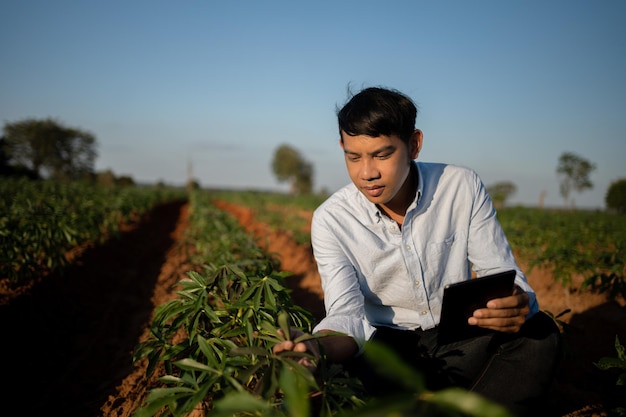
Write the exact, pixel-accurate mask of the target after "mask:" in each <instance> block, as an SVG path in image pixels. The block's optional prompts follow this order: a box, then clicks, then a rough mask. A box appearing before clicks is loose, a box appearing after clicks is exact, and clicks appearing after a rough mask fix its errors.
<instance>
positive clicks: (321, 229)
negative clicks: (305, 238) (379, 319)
mask: <svg viewBox="0 0 626 417" xmlns="http://www.w3.org/2000/svg"><path fill="white" fill-rule="evenodd" d="M311 241H312V244H313V248H314V255H315V259H316V261H317V265H318V269H319V272H320V277H321V280H322V288H323V290H324V305H325V309H326V317H325V318H324V319H322V320H321V321H320V322H319V324H318V325H317V326H315V329H314V330H313V331H314V332H317V331H320V330H332V331H336V332H341V333H344V334H347V335H348V336H351V337H352V338H354V340H355V342H356V343H357V345H358V346H359V348H360V349H361V348H362V347H363V344H364V343H365V341H367V340H369V339H370V337H371V336H372V334H373V333H374V331H375V328H374V327H373V326H372V325H371V324H370V323H369V322H368V321H367V320H366V318H365V308H364V297H363V293H362V292H361V289H360V286H359V281H358V278H357V276H356V273H355V270H354V266H353V265H352V263H351V262H350V261H349V259H348V256H347V255H346V254H345V253H344V251H343V249H342V248H341V243H340V240H339V239H338V237H337V236H336V235H335V234H334V233H333V231H332V229H331V228H330V227H329V226H328V224H327V223H326V222H325V220H324V214H323V213H321V214H320V213H319V212H318V213H316V214H315V215H314V217H313V222H312V225H311Z"/></svg>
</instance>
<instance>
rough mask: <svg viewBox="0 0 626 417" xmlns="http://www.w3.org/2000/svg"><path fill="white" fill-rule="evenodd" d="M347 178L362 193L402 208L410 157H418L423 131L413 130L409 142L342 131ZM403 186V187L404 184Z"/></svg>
mask: <svg viewBox="0 0 626 417" xmlns="http://www.w3.org/2000/svg"><path fill="white" fill-rule="evenodd" d="M341 138H342V140H341V142H340V144H341V148H342V149H343V151H344V156H345V159H346V166H347V168H348V175H349V176H350V179H351V180H352V182H353V183H354V185H356V186H357V188H358V189H359V190H360V191H361V192H362V193H363V195H365V197H366V198H367V199H368V200H369V201H371V202H372V203H374V204H378V205H381V206H383V208H391V209H394V208H399V209H400V210H405V209H406V207H397V206H398V205H399V206H402V205H405V203H406V200H407V199H408V194H409V193H412V192H413V191H414V190H409V187H408V186H404V185H405V183H406V179H407V177H408V175H409V172H410V165H411V161H412V160H413V159H415V158H417V154H418V152H419V148H420V147H421V144H422V132H420V131H419V130H416V131H415V133H414V134H413V136H412V138H411V140H410V141H409V144H408V146H407V144H405V143H404V142H403V141H402V140H401V139H400V138H399V137H397V136H395V135H392V136H385V135H381V136H377V137H372V136H366V135H358V136H350V135H347V134H346V133H344V132H341ZM403 186H404V187H403Z"/></svg>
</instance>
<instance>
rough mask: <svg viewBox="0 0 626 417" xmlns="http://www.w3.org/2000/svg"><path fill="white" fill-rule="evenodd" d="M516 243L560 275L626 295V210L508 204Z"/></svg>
mask: <svg viewBox="0 0 626 417" xmlns="http://www.w3.org/2000/svg"><path fill="white" fill-rule="evenodd" d="M498 218H499V220H500V222H501V224H502V228H503V229H504V231H505V232H506V235H507V238H508V239H509V242H510V244H511V247H512V248H513V249H514V250H515V251H516V252H517V253H518V254H519V256H520V257H522V258H523V259H524V260H526V261H527V262H528V264H529V265H530V267H531V268H532V267H536V266H541V267H546V268H550V269H551V270H552V271H553V273H554V277H555V279H556V280H557V281H560V282H561V283H562V284H563V285H570V284H571V283H572V279H573V277H574V276H582V277H583V278H584V283H583V286H584V287H591V288H592V289H594V290H597V291H599V292H603V293H606V294H607V295H608V296H609V297H611V298H615V297H619V296H622V297H624V296H626V276H625V274H626V264H625V262H626V256H625V255H626V216H623V215H617V214H611V213H604V212H594V211H561V210H541V209H531V208H507V209H502V210H500V211H499V212H498Z"/></svg>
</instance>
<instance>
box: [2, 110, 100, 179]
mask: <svg viewBox="0 0 626 417" xmlns="http://www.w3.org/2000/svg"><path fill="white" fill-rule="evenodd" d="M4 135H5V139H6V152H7V156H8V158H9V161H11V162H12V163H13V164H14V165H18V166H25V167H27V168H28V169H31V170H32V171H34V172H35V173H36V174H37V176H43V175H42V174H43V172H44V171H45V172H46V173H47V174H48V176H49V177H51V178H55V179H80V178H83V177H84V176H85V175H86V174H90V173H93V166H94V160H95V158H96V155H97V153H96V149H95V148H96V139H95V137H94V136H93V134H91V133H90V132H86V131H83V130H81V129H77V128H71V127H66V126H64V125H62V124H61V123H60V122H57V121H55V120H53V119H49V118H48V119H43V120H38V119H32V118H31V119H23V120H20V121H17V122H14V123H7V124H5V126H4Z"/></svg>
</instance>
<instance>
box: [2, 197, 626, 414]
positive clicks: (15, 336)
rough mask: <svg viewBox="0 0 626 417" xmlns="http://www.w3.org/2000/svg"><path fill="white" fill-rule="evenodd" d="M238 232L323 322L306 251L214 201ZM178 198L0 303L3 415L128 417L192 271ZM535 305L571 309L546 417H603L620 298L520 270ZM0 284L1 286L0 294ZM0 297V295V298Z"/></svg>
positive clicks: (625, 326) (623, 327) (623, 325)
mask: <svg viewBox="0 0 626 417" xmlns="http://www.w3.org/2000/svg"><path fill="white" fill-rule="evenodd" d="M221 207H222V208H223V209H225V210H228V211H229V212H230V213H232V214H233V216H235V217H236V218H237V219H238V220H239V221H240V223H241V224H242V226H243V227H245V228H246V230H248V231H249V232H250V233H253V234H254V235H255V236H258V237H259V244H260V245H261V246H263V247H264V248H265V250H266V251H267V252H268V253H273V254H276V255H278V256H279V258H280V260H281V264H282V269H283V270H285V271H289V272H291V273H292V274H293V276H292V277H291V278H289V279H288V283H289V285H290V287H291V288H292V290H293V293H292V296H293V298H294V302H296V303H297V304H299V305H302V306H303V307H305V308H307V309H309V310H310V311H311V312H312V313H313V314H314V316H315V317H321V316H322V315H323V302H322V296H323V294H322V290H321V286H320V283H319V275H318V274H317V269H316V267H315V262H314V260H313V257H312V253H311V248H310V246H308V245H297V244H295V243H294V241H293V239H291V236H290V234H289V233H288V232H284V231H272V230H270V229H269V227H268V226H267V225H263V224H259V223H258V222H256V220H255V216H254V211H253V210H251V209H249V208H242V207H237V206H233V205H227V204H225V203H223V204H222V205H221ZM187 208H188V207H187V205H186V203H185V202H182V201H177V202H173V203H170V204H166V205H163V206H160V207H158V208H156V209H155V210H154V211H153V212H152V213H150V215H148V216H146V217H145V218H144V219H143V220H142V221H141V222H138V223H136V224H134V225H129V226H128V227H127V228H126V230H125V231H124V233H123V234H122V236H121V237H120V238H119V239H112V240H111V241H109V242H108V243H107V244H105V245H101V246H98V247H88V248H84V250H82V251H81V254H80V255H79V256H77V257H76V259H75V260H74V262H73V264H72V266H71V267H70V268H69V269H68V270H66V271H64V273H63V274H56V275H51V276H49V277H46V279H45V280H42V282H41V283H39V284H38V285H37V286H35V287H33V289H32V290H31V291H30V292H29V293H28V294H24V295H22V296H20V297H18V298H15V299H13V300H11V301H10V302H4V303H0V329H2V330H3V333H2V334H3V336H2V343H0V353H1V354H2V358H3V359H4V366H3V371H4V372H3V377H4V380H5V381H8V382H9V383H8V384H6V383H5V386H7V385H8V386H7V388H5V389H3V390H2V391H0V392H1V394H0V400H2V404H3V405H6V406H5V407H4V409H5V410H12V411H13V413H12V414H17V415H24V416H42V415H48V414H50V413H52V414H55V415H63V416H67V417H72V416H81V417H90V416H94V417H95V416H104V417H122V416H131V415H132V413H133V411H134V410H135V409H136V408H137V406H138V404H139V403H140V402H141V400H142V399H143V398H144V395H145V394H146V391H147V389H149V388H150V387H152V386H154V381H153V380H152V381H147V380H146V378H145V363H141V362H140V363H139V364H137V365H134V366H133V364H132V351H133V349H134V347H135V346H136V344H137V343H138V342H139V341H140V340H142V339H143V338H145V337H146V336H147V328H148V325H149V322H150V319H151V316H152V314H153V311H154V307H155V306H157V305H160V304H162V303H163V302H165V301H167V300H169V299H171V298H172V297H174V296H175V285H176V283H177V282H178V281H179V280H180V279H182V278H183V277H184V276H185V274H186V273H187V272H188V271H189V270H191V266H190V264H189V262H188V256H187V253H188V251H189V250H190V249H189V248H188V247H185V245H184V244H183V241H182V233H183V231H184V230H185V229H186V228H187V227H188V211H187ZM529 280H530V282H531V284H532V285H533V286H534V287H535V289H536V290H537V294H538V298H539V301H540V303H541V305H542V307H543V308H544V309H546V310H549V311H551V312H554V313H558V312H560V311H563V310H565V309H566V308H569V309H571V310H572V312H571V313H569V314H567V315H564V316H563V318H562V319H563V320H564V322H565V323H566V324H567V325H568V329H567V331H568V336H567V338H568V345H567V346H568V353H567V355H566V358H565V360H564V362H563V366H562V367H561V371H560V373H559V379H558V381H557V383H556V385H555V390H554V395H553V397H552V400H551V403H550V404H546V414H545V415H546V416H568V417H583V416H606V415H608V413H607V411H606V410H607V401H608V400H607V398H608V399H609V400H610V398H611V395H615V393H614V392H613V391H614V387H615V379H614V378H612V377H611V376H610V375H608V376H607V375H605V374H604V373H601V372H600V371H599V370H597V369H596V368H595V367H594V366H593V361H597V360H598V359H599V358H600V357H602V356H605V355H608V356H615V351H614V348H613V342H614V339H615V335H620V336H621V337H620V338H621V340H622V341H626V309H625V307H624V304H623V303H615V302H607V301H606V300H605V298H604V297H603V296H599V295H595V294H589V293H580V292H577V291H575V290H573V289H569V290H567V291H566V290H564V289H563V288H562V287H560V285H558V284H557V285H555V284H554V282H553V280H552V277H551V275H550V274H549V272H547V271H542V270H536V271H533V273H531V274H530V275H529ZM0 288H1V287H0ZM0 295H1V294H0Z"/></svg>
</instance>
